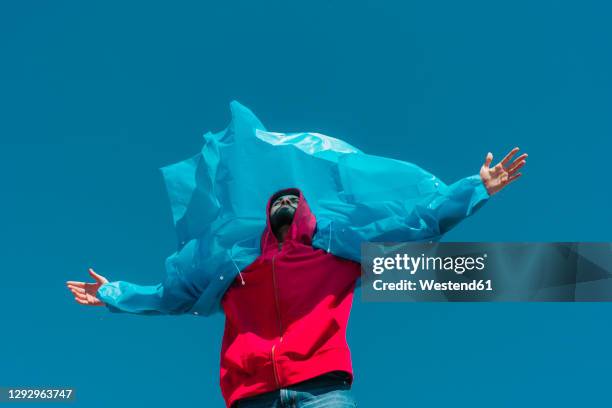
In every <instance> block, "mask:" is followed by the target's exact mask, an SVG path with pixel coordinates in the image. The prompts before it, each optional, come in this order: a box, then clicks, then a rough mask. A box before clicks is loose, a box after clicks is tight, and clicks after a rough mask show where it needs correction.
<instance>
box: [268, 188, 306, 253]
mask: <svg viewBox="0 0 612 408" xmlns="http://www.w3.org/2000/svg"><path fill="white" fill-rule="evenodd" d="M283 194H295V195H297V196H298V206H297V208H296V210H295V213H294V214H293V221H292V222H291V225H290V226H289V230H288V231H287V235H286V236H285V241H284V242H288V241H294V242H300V243H302V244H304V245H312V237H313V235H314V232H315V230H316V226H317V220H316V218H315V216H314V214H313V213H312V212H311V211H310V207H309V206H308V203H307V202H306V199H305V198H304V195H303V194H302V191H301V190H299V189H297V188H285V189H282V190H279V191H277V192H276V193H274V194H272V195H271V196H270V198H269V199H268V205H266V228H265V229H264V232H263V234H262V236H261V252H262V253H264V252H266V251H268V250H270V249H278V244H279V241H278V239H276V235H274V232H273V231H272V225H271V223H270V207H271V206H272V202H273V201H274V200H275V199H276V198H277V197H279V196H281V195H283Z"/></svg>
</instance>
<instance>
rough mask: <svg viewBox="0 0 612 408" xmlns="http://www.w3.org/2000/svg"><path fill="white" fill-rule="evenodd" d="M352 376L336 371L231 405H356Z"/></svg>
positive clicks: (299, 407)
mask: <svg viewBox="0 0 612 408" xmlns="http://www.w3.org/2000/svg"><path fill="white" fill-rule="evenodd" d="M356 406H357V403H356V402H355V400H354V398H353V396H352V395H351V385H350V384H349V377H348V375H347V374H346V373H343V372H341V371H334V372H331V373H327V374H324V375H321V376H318V377H315V378H312V379H310V380H307V381H303V382H301V383H297V384H294V385H290V386H288V387H286V388H281V389H280V390H276V391H272V392H266V393H264V394H260V395H256V396H254V397H249V398H243V399H241V400H238V401H236V403H235V404H233V405H232V408H355V407H356Z"/></svg>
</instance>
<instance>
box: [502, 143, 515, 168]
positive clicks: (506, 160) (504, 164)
mask: <svg viewBox="0 0 612 408" xmlns="http://www.w3.org/2000/svg"><path fill="white" fill-rule="evenodd" d="M518 151H519V148H518V147H515V148H514V149H512V150H510V152H509V153H508V154H507V155H506V157H504V158H503V159H502V161H501V162H500V163H501V165H502V166H503V167H506V164H507V163H508V162H509V161H510V159H511V158H512V156H514V155H515V154H516V152H518Z"/></svg>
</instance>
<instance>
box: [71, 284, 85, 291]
mask: <svg viewBox="0 0 612 408" xmlns="http://www.w3.org/2000/svg"><path fill="white" fill-rule="evenodd" d="M68 289H70V291H72V293H75V292H76V293H87V292H86V291H85V289H83V288H79V287H77V286H73V285H68Z"/></svg>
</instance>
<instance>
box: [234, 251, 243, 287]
mask: <svg viewBox="0 0 612 408" xmlns="http://www.w3.org/2000/svg"><path fill="white" fill-rule="evenodd" d="M230 259H231V260H232V263H233V264H234V266H235V267H236V270H237V271H238V275H240V281H241V282H242V284H243V285H244V284H245V282H244V278H243V277H242V272H241V271H240V268H239V267H238V265H236V262H234V258H232V257H231V256H230Z"/></svg>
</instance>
